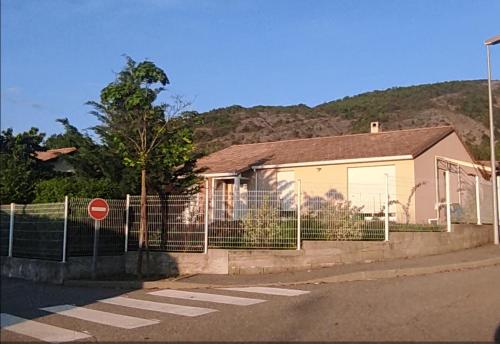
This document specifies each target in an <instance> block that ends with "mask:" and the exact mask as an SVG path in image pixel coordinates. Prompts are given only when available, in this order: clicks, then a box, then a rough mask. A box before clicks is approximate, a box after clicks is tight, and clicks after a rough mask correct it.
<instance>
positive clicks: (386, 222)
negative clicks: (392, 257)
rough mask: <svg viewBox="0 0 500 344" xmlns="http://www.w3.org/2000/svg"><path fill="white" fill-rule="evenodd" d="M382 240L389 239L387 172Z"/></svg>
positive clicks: (387, 175)
mask: <svg viewBox="0 0 500 344" xmlns="http://www.w3.org/2000/svg"><path fill="white" fill-rule="evenodd" d="M384 241H389V174H387V173H386V174H385V223H384Z"/></svg>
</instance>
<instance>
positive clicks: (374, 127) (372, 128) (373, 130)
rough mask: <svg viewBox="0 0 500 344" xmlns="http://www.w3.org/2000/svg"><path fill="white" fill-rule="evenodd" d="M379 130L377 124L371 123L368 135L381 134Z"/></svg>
mask: <svg viewBox="0 0 500 344" xmlns="http://www.w3.org/2000/svg"><path fill="white" fill-rule="evenodd" d="M381 131H382V130H380V124H379V123H378V122H371V123H370V133H372V134H376V133H378V132H381Z"/></svg>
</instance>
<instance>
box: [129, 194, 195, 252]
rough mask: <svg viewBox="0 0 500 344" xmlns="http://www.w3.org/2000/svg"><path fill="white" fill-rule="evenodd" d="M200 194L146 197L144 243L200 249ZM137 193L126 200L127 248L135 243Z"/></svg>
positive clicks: (172, 248)
mask: <svg viewBox="0 0 500 344" xmlns="http://www.w3.org/2000/svg"><path fill="white" fill-rule="evenodd" d="M200 200H201V196H200V195H199V194H197V195H168V196H166V197H160V196H148V198H147V218H148V221H147V226H148V228H147V245H148V248H149V249H150V250H152V251H169V252H203V251H204V233H205V230H204V228H205V225H204V223H205V213H204V207H203V205H202V202H200ZM140 201H141V199H140V196H131V197H130V204H129V206H130V207H129V214H130V215H129V233H128V249H129V250H135V249H137V247H138V241H139V230H140V215H141V209H140Z"/></svg>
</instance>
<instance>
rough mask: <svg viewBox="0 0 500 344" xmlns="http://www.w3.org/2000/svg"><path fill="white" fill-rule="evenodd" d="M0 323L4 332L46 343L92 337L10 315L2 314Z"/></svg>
mask: <svg viewBox="0 0 500 344" xmlns="http://www.w3.org/2000/svg"><path fill="white" fill-rule="evenodd" d="M0 322H1V327H2V329H4V330H8V331H11V332H14V333H18V334H22V335H25V336H29V337H32V338H36V339H38V340H42V341H44V342H51V343H63V342H70V341H73V340H78V339H84V338H89V337H91V335H89V334H86V333H82V332H77V331H72V330H68V329H65V328H61V327H57V326H52V325H48V324H44V323H41V322H38V321H33V320H28V319H24V318H20V317H17V316H15V315H12V314H8V313H1V319H0Z"/></svg>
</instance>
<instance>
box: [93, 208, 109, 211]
mask: <svg viewBox="0 0 500 344" xmlns="http://www.w3.org/2000/svg"><path fill="white" fill-rule="evenodd" d="M90 210H92V211H106V210H107V208H106V207H90Z"/></svg>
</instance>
